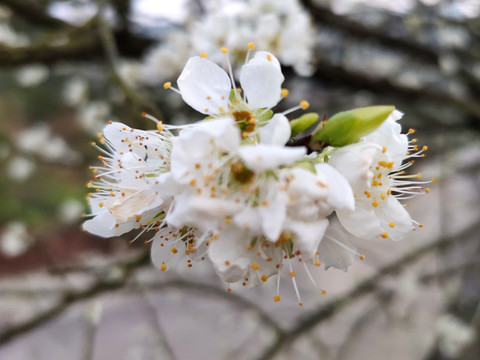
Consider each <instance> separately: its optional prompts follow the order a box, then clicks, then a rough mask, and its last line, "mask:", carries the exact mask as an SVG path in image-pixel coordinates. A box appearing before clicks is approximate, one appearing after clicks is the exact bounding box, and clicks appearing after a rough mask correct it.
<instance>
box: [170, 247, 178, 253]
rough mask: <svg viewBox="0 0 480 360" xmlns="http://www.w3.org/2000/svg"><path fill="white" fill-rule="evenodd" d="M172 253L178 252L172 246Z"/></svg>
mask: <svg viewBox="0 0 480 360" xmlns="http://www.w3.org/2000/svg"><path fill="white" fill-rule="evenodd" d="M170 251H171V252H172V254H176V253H177V252H178V250H177V248H174V247H172V250H170Z"/></svg>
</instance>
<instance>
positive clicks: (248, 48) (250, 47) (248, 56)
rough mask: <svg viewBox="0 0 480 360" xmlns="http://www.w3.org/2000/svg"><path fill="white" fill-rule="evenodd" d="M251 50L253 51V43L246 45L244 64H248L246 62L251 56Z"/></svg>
mask: <svg viewBox="0 0 480 360" xmlns="http://www.w3.org/2000/svg"><path fill="white" fill-rule="evenodd" d="M253 49H255V44H254V43H253V42H251V43H248V45H247V55H246V56H245V64H246V63H247V62H248V60H249V58H250V54H251V52H252V50H253Z"/></svg>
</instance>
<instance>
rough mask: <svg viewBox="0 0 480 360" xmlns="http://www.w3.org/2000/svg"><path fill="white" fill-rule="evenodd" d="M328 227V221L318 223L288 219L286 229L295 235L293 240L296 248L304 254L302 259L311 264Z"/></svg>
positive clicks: (322, 220) (323, 220)
mask: <svg viewBox="0 0 480 360" xmlns="http://www.w3.org/2000/svg"><path fill="white" fill-rule="evenodd" d="M327 226H328V220H327V219H321V220H317V221H298V220H293V219H288V220H287V222H286V224H285V229H287V230H290V231H292V232H293V233H294V234H295V236H294V238H293V242H294V244H295V248H297V249H298V250H300V251H301V252H302V259H303V260H304V261H307V262H309V261H312V260H313V259H314V258H315V254H316V252H317V248H318V245H319V244H320V241H321V240H322V238H323V235H324V233H325V230H326V229H327Z"/></svg>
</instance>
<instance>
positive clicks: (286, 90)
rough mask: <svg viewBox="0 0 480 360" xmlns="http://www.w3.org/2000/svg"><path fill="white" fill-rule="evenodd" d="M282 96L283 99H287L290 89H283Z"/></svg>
mask: <svg viewBox="0 0 480 360" xmlns="http://www.w3.org/2000/svg"><path fill="white" fill-rule="evenodd" d="M281 94H282V97H284V98H286V97H287V96H288V94H289V91H288V89H282V90H281Z"/></svg>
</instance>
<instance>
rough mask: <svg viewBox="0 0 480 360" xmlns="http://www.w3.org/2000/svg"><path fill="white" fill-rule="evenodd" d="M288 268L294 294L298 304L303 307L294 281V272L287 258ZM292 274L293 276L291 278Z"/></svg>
mask: <svg viewBox="0 0 480 360" xmlns="http://www.w3.org/2000/svg"><path fill="white" fill-rule="evenodd" d="M288 267H289V268H290V277H291V278H292V283H293V288H294V289H295V294H297V299H298V304H299V305H300V306H302V305H303V302H302V299H301V298H300V293H299V292H298V287H297V282H296V281H295V272H294V271H293V269H292V261H291V260H290V258H288ZM292 274H293V276H292Z"/></svg>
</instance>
